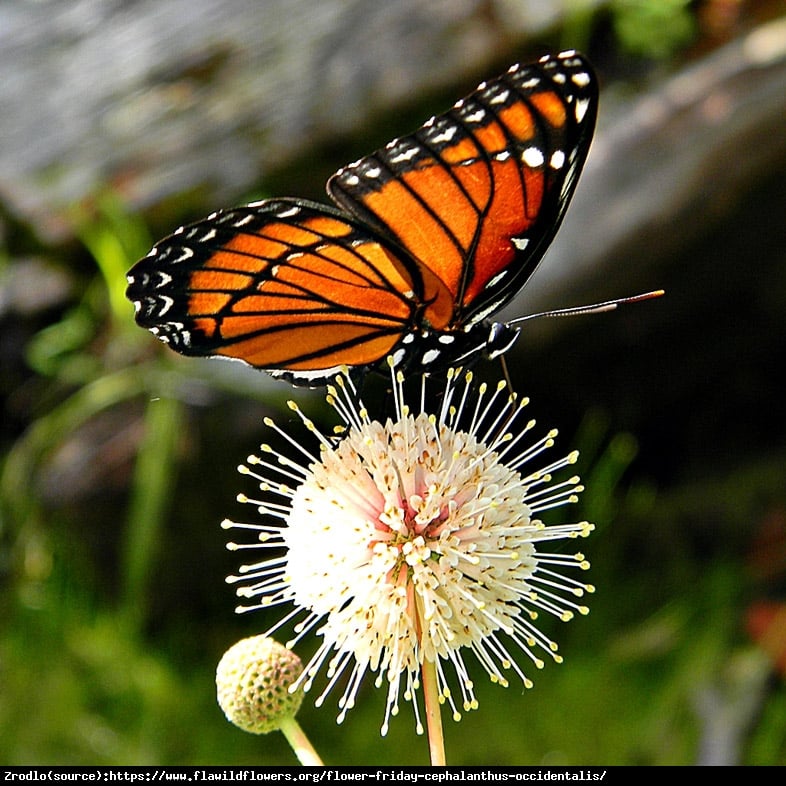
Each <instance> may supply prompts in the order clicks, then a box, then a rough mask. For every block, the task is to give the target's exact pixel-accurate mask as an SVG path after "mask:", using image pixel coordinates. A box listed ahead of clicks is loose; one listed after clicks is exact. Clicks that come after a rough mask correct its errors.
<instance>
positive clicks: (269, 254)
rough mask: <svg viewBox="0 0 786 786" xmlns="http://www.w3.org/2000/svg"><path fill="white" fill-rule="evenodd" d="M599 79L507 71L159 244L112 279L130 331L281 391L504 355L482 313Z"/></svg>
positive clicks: (558, 214)
mask: <svg viewBox="0 0 786 786" xmlns="http://www.w3.org/2000/svg"><path fill="white" fill-rule="evenodd" d="M597 104H598V86H597V81H596V78H595V76H594V74H593V71H592V68H591V66H590V64H589V63H588V62H587V60H586V59H585V58H584V57H582V56H581V55H580V54H578V53H576V52H572V51H571V52H562V53H561V54H559V55H556V56H546V57H543V58H541V59H540V60H539V61H538V62H537V63H534V64H530V65H515V66H513V67H512V68H510V69H509V70H508V71H507V73H505V74H503V75H502V76H499V77H497V78H496V79H493V80H491V81H489V82H484V83H482V84H481V85H479V87H478V88H477V89H476V90H475V91H474V92H473V93H471V94H470V95H468V96H467V97H466V98H464V99H463V100H461V101H459V102H457V103H456V104H454V106H453V107H452V109H450V110H449V111H447V112H445V113H444V114H442V115H439V116H437V117H433V118H431V120H429V121H427V122H426V123H425V124H424V125H423V126H421V127H420V128H419V129H418V130H417V131H415V133H414V134H411V135H409V136H404V137H401V138H400V139H394V140H393V141H392V142H390V143H389V144H387V145H386V146H385V147H384V148H382V149H380V150H378V151H376V152H375V153H372V154H371V155H369V156H366V157H365V158H362V159H360V160H359V161H356V162H355V163H354V164H349V165H348V166H346V167H343V168H342V169H340V170H339V171H338V172H336V173H335V174H334V175H333V176H332V177H331V178H330V179H329V180H328V183H327V192H328V195H329V196H330V198H331V199H332V200H333V202H334V203H335V204H336V207H329V206H327V205H323V204H319V203H316V202H309V201H305V200H300V199H269V200H264V201H262V202H257V203H254V204H250V205H248V206H246V207H240V208H235V209H232V210H225V211H222V212H219V213H214V214H213V215H211V216H209V217H208V218H206V219H205V220H203V221H199V222H197V223H195V224H191V225H190V226H186V227H183V228H181V229H179V230H177V232H175V233H174V234H173V235H171V236H169V237H167V238H165V239H164V240H162V241H161V242H160V243H158V245H156V246H155V248H154V249H153V250H152V251H151V252H150V254H148V256H146V257H145V258H144V259H142V260H140V261H139V262H137V264H136V265H135V266H134V267H133V268H132V269H131V271H130V272H129V274H128V282H129V285H128V290H127V295H128V298H129V299H130V300H131V301H133V303H134V306H135V308H136V321H137V323H138V324H139V325H141V326H142V327H146V328H149V329H150V330H151V331H152V332H153V333H154V334H155V335H156V336H157V337H158V338H159V339H161V340H162V341H164V342H165V343H167V344H168V345H169V346H170V347H171V348H172V349H174V350H176V351H177V352H180V353H182V354H184V355H202V356H204V355H217V356H223V357H227V358H235V359H238V360H242V361H245V362H246V363H248V364H250V365H252V366H255V367H257V368H260V369H264V370H266V371H269V372H270V373H271V374H273V375H274V376H277V377H284V378H286V379H288V380H290V381H291V382H294V383H295V384H318V383H321V382H323V381H325V380H326V379H327V378H328V377H330V376H332V375H334V374H335V373H336V371H337V370H338V368H339V367H341V366H344V365H346V366H349V367H351V368H355V369H358V370H365V369H367V368H373V367H376V366H378V365H380V364H381V363H382V362H383V361H384V360H385V359H386V358H387V357H388V356H392V357H393V359H394V361H395V363H396V364H398V365H399V366H401V367H402V368H404V369H407V370H410V371H416V372H420V371H429V370H434V369H436V368H443V367H445V366H448V365H451V364H463V365H466V364H467V363H468V362H472V360H473V359H474V358H475V357H477V356H479V355H482V354H485V355H486V356H489V357H494V356H496V355H500V354H502V353H503V352H505V351H506V350H507V349H508V348H509V347H510V345H511V344H512V343H513V341H514V340H515V338H516V336H517V335H518V332H519V328H514V327H513V326H508V325H506V324H504V323H500V322H492V321H490V320H489V318H490V317H491V315H493V314H494V313H495V312H496V311H498V310H499V309H500V308H501V307H502V306H503V305H504V304H505V303H507V302H508V301H509V300H510V299H511V298H512V297H513V295H514V294H516V292H518V291H519V290H520V289H521V287H522V286H524V284H525V283H526V281H527V279H529V277H530V276H531V275H532V273H533V271H534V270H535V268H536V266H537V265H538V263H539V262H540V259H541V257H542V256H543V254H544V253H545V251H546V249H547V248H548V246H549V243H550V242H551V240H552V238H553V237H554V233H555V232H556V231H557V228H558V227H559V224H560V222H561V221H562V218H563V216H564V214H565V211H566V209H567V207H568V203H569V202H570V199H571V196H572V195H573V191H574V189H575V187H576V181H577V180H578V177H579V174H580V172H581V169H582V167H583V165H584V161H585V159H586V157H587V152H588V150H589V146H590V142H591V139H592V133H593V130H594V126H595V117H596V114H597Z"/></svg>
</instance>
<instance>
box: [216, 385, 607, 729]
mask: <svg viewBox="0 0 786 786" xmlns="http://www.w3.org/2000/svg"><path fill="white" fill-rule="evenodd" d="M426 384H427V383H426V382H425V380H424V381H423V383H422V385H423V387H422V390H421V395H420V405H419V410H420V411H419V412H417V414H414V413H413V412H412V411H411V408H410V407H409V406H407V405H406V404H405V403H404V391H403V387H404V385H403V379H402V377H401V375H400V373H399V374H395V373H394V374H393V392H394V406H395V416H394V417H392V418H390V419H388V420H387V421H386V422H385V423H381V422H379V421H376V420H371V419H370V418H369V416H368V414H367V412H366V410H365V408H364V407H363V404H362V402H361V401H360V400H359V399H358V396H357V391H356V390H355V389H354V387H353V386H352V384H351V382H350V381H349V380H348V378H347V377H344V376H340V377H338V378H337V387H330V388H329V395H328V402H329V403H330V404H331V405H332V406H333V407H334V408H335V409H336V411H337V413H338V414H339V416H340V417H341V418H342V420H343V421H344V425H345V428H344V429H343V430H342V432H341V433H340V435H339V436H337V437H328V436H325V435H323V434H321V433H320V432H319V431H318V430H317V429H316V428H315V426H314V425H313V424H312V423H311V421H310V420H309V419H308V418H306V417H305V416H304V415H303V414H302V413H301V412H300V410H299V409H298V407H297V406H296V405H295V404H293V403H290V408H291V409H293V410H294V411H295V412H296V413H297V414H298V415H299V416H300V418H301V420H302V422H303V423H304V424H305V425H306V427H307V428H308V429H309V431H311V432H312V433H313V434H314V435H315V436H316V438H317V439H318V441H319V443H320V451H319V455H318V456H317V455H313V454H312V453H311V452H309V451H308V450H307V449H306V448H305V447H303V446H302V445H300V444H299V442H298V441H297V440H295V439H294V438H293V437H291V436H288V435H287V434H285V433H284V431H283V430H282V429H280V428H279V427H277V426H276V425H275V424H274V423H273V422H272V421H270V420H267V421H266V423H267V425H268V426H270V427H271V428H273V429H274V430H275V431H277V432H278V433H279V434H280V435H281V436H283V437H284V438H285V439H287V440H288V441H289V442H290V443H291V444H292V445H293V446H295V447H296V448H297V449H298V451H299V453H300V455H301V456H302V457H303V459H304V461H302V462H295V461H293V460H292V459H289V458H286V457H285V456H283V455H281V454H280V453H278V452H276V451H274V450H273V449H272V448H270V447H269V446H267V445H263V446H262V456H261V457H253V456H252V457H250V458H249V460H248V466H244V467H241V468H240V469H241V472H243V473H244V474H249V475H252V476H253V477H255V478H256V479H257V480H258V481H259V486H260V490H261V491H262V492H264V494H263V495H262V498H261V499H257V500H251V499H249V498H247V497H245V496H241V497H239V499H240V500H241V501H242V502H250V503H252V504H255V505H257V506H258V508H259V511H260V513H262V514H263V517H264V518H263V521H262V523H259V524H240V523H237V522H230V521H226V522H224V524H223V526H224V527H226V528H230V527H239V528H244V529H246V530H251V531H254V532H256V533H258V540H257V542H256V543H255V544H245V545H238V544H234V543H231V544H229V548H231V549H241V548H257V549H264V550H270V549H271V548H274V549H276V550H277V556H275V557H271V558H270V559H268V560H263V561H260V562H257V563H254V564H248V565H244V566H242V568H241V570H240V572H239V575H237V576H231V577H230V578H229V579H228V580H229V581H231V582H237V583H239V585H240V586H239V588H238V595H239V596H241V597H245V598H255V599H257V601H256V602H255V603H254V605H251V606H243V607H240V608H239V609H238V610H239V611H248V610H250V609H254V608H261V607H269V606H273V605H278V604H284V603H291V604H293V606H294V608H293V610H292V611H291V612H290V613H289V614H287V615H286V616H285V617H284V618H283V619H282V620H281V621H280V622H279V623H278V624H276V625H275V626H274V627H273V628H272V629H271V631H272V630H275V629H277V628H278V627H280V626H281V625H283V624H284V623H286V622H290V621H292V620H296V624H295V627H294V630H295V632H296V635H295V637H294V639H293V641H291V642H289V643H288V644H287V646H289V647H291V646H293V645H294V643H295V642H296V641H297V640H298V639H300V638H301V637H302V636H304V635H305V634H306V633H307V632H309V631H312V630H314V631H315V632H316V633H317V635H318V636H320V637H321V640H322V641H321V644H320V646H319V648H318V649H317V652H316V653H315V654H314V656H313V657H312V658H311V660H310V661H309V663H308V664H307V665H306V667H305V669H304V671H303V674H302V675H301V677H300V678H299V680H298V681H297V683H296V685H298V686H299V685H303V686H304V688H305V689H306V690H308V689H309V688H310V687H311V686H312V682H313V680H314V678H315V677H316V676H317V675H318V673H319V672H320V671H321V670H322V668H323V666H325V664H326V668H325V669H324V671H325V674H326V677H327V685H326V687H325V688H324V690H323V691H322V693H321V694H320V696H319V697H318V699H317V703H318V704H319V703H322V701H323V700H324V698H325V696H326V695H327V694H328V692H329V691H331V690H332V689H333V688H334V686H335V685H336V684H337V683H338V682H339V680H340V679H341V678H344V679H343V693H342V694H341V697H340V699H339V707H340V713H339V721H341V720H343V718H344V716H345V714H346V712H347V711H348V710H349V709H351V707H352V706H353V705H354V702H355V697H356V695H357V691H358V688H359V686H360V684H361V683H362V680H363V677H364V676H365V674H366V673H367V672H369V671H370V672H373V673H375V674H376V675H377V676H376V684H377V686H378V687H379V686H381V685H383V684H384V683H387V697H386V711H385V718H384V721H383V724H382V732H383V734H384V733H385V732H386V731H387V727H388V722H389V719H390V716H391V715H395V714H397V713H398V710H399V701H400V698H401V696H403V697H404V699H405V700H408V701H410V702H411V703H412V705H413V708H414V712H415V717H416V723H417V727H418V731H422V725H421V722H420V709H419V706H418V700H417V695H418V691H419V688H420V673H421V669H422V667H423V665H424V663H431V664H434V665H435V666H436V674H437V681H438V687H439V693H440V699H441V700H445V701H447V702H448V703H449V705H450V706H451V709H452V712H453V715H454V717H455V718H456V719H458V718H459V717H460V712H459V706H461V708H463V709H464V710H471V709H474V708H475V707H476V706H477V700H476V698H475V694H474V689H473V685H472V681H471V679H470V677H469V673H468V670H467V667H466V664H465V662H464V652H466V651H469V652H472V653H473V655H474V656H475V657H476V658H477V660H478V661H479V662H480V664H481V666H482V667H483V669H484V670H485V671H486V672H487V673H488V675H489V677H490V678H491V679H492V680H493V681H495V682H498V683H500V684H502V685H507V684H508V680H507V677H506V676H505V673H506V672H510V671H513V672H515V673H516V674H517V675H518V677H519V678H520V679H521V681H522V683H523V684H524V685H525V686H527V687H529V686H531V684H532V683H531V681H530V679H529V677H528V676H527V675H526V673H525V670H524V668H523V666H522V665H521V664H520V663H519V662H518V661H517V654H518V656H521V655H524V656H525V659H527V660H529V661H530V662H531V663H532V664H534V665H535V667H537V668H540V667H542V666H543V660H542V658H541V656H540V654H539V653H545V654H548V655H549V656H550V657H551V658H552V659H554V660H556V661H559V660H561V658H560V656H559V655H558V654H557V645H556V644H555V643H554V642H553V641H551V640H550V639H549V638H548V637H547V636H545V635H544V634H543V633H542V632H541V631H540V630H538V628H537V627H536V626H535V624H534V623H535V620H536V619H537V616H538V613H539V612H547V613H549V614H553V615H556V616H557V617H559V618H560V619H562V620H568V619H570V618H571V617H572V616H573V615H574V613H575V612H579V613H582V614H585V613H586V612H587V609H586V607H585V606H583V605H581V604H580V603H579V599H580V598H581V597H582V596H583V595H584V594H585V593H587V592H591V591H592V590H593V588H592V586H591V585H588V584H584V583H582V582H579V581H576V580H575V579H572V578H569V577H567V576H565V575H564V574H563V571H565V570H569V569H576V568H578V569H586V568H588V567H589V565H588V563H587V562H586V560H585V558H584V556H583V554H581V553H570V554H567V553H562V552H548V551H544V550H543V547H544V546H545V545H546V544H547V542H548V541H552V540H561V539H564V538H575V537H584V536H586V535H588V534H589V533H590V532H591V531H592V529H593V526H592V525H591V524H589V523H587V522H579V523H573V524H564V525H554V526H546V525H544V523H543V522H542V521H541V520H540V519H539V518H538V516H539V514H540V513H542V512H543V511H544V510H546V509H548V508H552V507H555V506H558V505H563V504H566V503H569V502H575V501H576V499H577V497H576V495H577V493H578V492H579V491H581V487H580V486H579V478H578V477H576V476H573V477H568V478H565V479H563V480H561V481H559V482H557V481H555V480H554V478H553V476H554V473H555V472H557V471H558V470H562V469H564V468H565V467H568V466H569V465H571V464H573V463H574V462H575V461H576V458H577V455H578V454H577V453H575V452H574V453H571V454H569V455H568V456H565V457H564V458H561V459H558V460H557V461H554V462H551V463H547V464H545V465H543V466H537V467H536V468H534V469H531V467H533V465H534V464H535V463H536V462H535V459H536V458H538V457H540V455H541V454H542V453H543V452H544V451H545V450H547V449H548V448H550V447H551V446H552V445H553V441H554V437H555V435H556V431H551V432H549V433H547V434H546V435H544V436H542V437H540V438H539V439H537V440H535V441H534V442H531V443H530V444H528V445H527V446H523V445H524V438H525V436H527V435H529V433H530V431H531V430H532V429H533V427H534V425H535V424H534V421H529V422H527V423H523V422H522V419H521V412H522V409H523V407H524V405H525V404H526V401H518V400H516V399H515V397H512V396H509V395H508V394H507V393H506V391H505V385H504V384H503V383H500V384H499V385H498V386H497V388H496V390H494V391H491V392H490V391H489V390H488V388H487V387H486V386H485V385H480V386H479V387H478V388H477V389H475V388H474V387H473V383H472V375H471V374H466V375H463V376H462V375H458V374H456V373H453V372H449V373H448V379H447V384H446V386H445V389H444V390H445V393H444V397H443V399H442V404H441V406H440V407H439V410H438V412H436V413H434V414H428V413H427V412H426V407H425V404H424V402H425V400H426ZM282 546H283V547H284V552H283V555H281V553H280V549H281V547H282ZM271 631H268V633H270V632H271ZM519 660H521V658H520V657H519ZM446 666H450V667H452V672H453V674H454V675H455V677H454V679H451V677H450V673H449V670H448V669H446ZM451 684H456V685H457V686H458V688H459V692H460V694H461V700H460V701H459V702H457V701H456V700H455V699H454V698H453V696H452V692H451V687H450V686H451Z"/></svg>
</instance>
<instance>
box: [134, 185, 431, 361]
mask: <svg viewBox="0 0 786 786" xmlns="http://www.w3.org/2000/svg"><path fill="white" fill-rule="evenodd" d="M418 295H419V282H418V281H416V280H413V278H412V276H411V275H410V274H409V272H408V271H407V269H406V267H405V266H404V264H402V263H401V262H400V261H399V260H397V259H396V258H395V257H394V256H393V255H391V254H390V253H389V252H388V251H386V250H385V249H384V248H383V247H382V246H380V245H379V243H378V242H376V241H375V240H374V238H373V237H371V236H370V235H369V234H368V233H367V232H365V231H364V229H363V228H362V227H359V226H357V224H356V223H355V222H353V221H351V220H350V219H348V217H346V216H344V215H342V214H341V213H339V212H338V211H336V210H334V209H330V208H327V207H325V206H323V205H319V204H316V203H309V202H305V201H296V200H283V199H279V200H269V201H265V202H261V203H257V204H253V205H249V206H247V207H243V208H237V209H234V210H227V211H223V212H221V213H217V214H215V215H213V216H211V217H209V218H207V219H206V220H204V221H201V222H198V223H196V224H192V225H190V226H187V227H184V228H182V229H181V230H178V232H176V233H175V234H173V235H171V236H170V237H168V238H166V239H164V240H163V241H161V242H160V243H159V244H158V245H156V247H155V248H154V249H153V250H152V251H151V253H150V254H149V255H148V256H147V257H145V258H144V259H142V260H140V262H138V263H137V265H136V266H135V267H134V268H133V269H132V271H131V272H130V274H129V287H128V297H129V298H130V299H131V300H133V301H134V302H135V304H136V307H137V313H136V320H137V322H138V323H139V324H140V325H142V326H143V327H147V328H149V329H151V330H152V331H153V333H154V334H155V335H156V336H157V337H158V338H160V339H161V340H162V341H164V342H166V343H168V344H169V345H170V346H171V347H172V348H173V349H175V350H177V351H178V352H181V353H183V354H186V355H222V356H225V357H230V358H239V359H242V360H244V361H245V362H247V363H249V364H251V365H253V366H256V367H258V368H263V369H270V370H276V369H288V370H293V371H302V372H314V371H319V370H320V369H327V368H333V367H336V366H339V365H341V364H348V365H358V366H362V365H365V364H369V363H372V362H375V361H377V360H378V359H379V358H380V357H384V356H385V355H386V354H387V353H388V352H389V351H390V350H391V349H392V348H393V346H394V345H395V344H396V343H397V342H398V340H399V339H400V338H401V335H402V333H403V332H404V331H405V330H406V329H408V328H409V327H410V325H411V321H412V315H413V309H414V304H415V303H416V302H417V298H418Z"/></svg>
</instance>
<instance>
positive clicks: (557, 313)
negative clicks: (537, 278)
mask: <svg viewBox="0 0 786 786" xmlns="http://www.w3.org/2000/svg"><path fill="white" fill-rule="evenodd" d="M663 294H665V290H663V289H655V290H653V291H652V292H644V293H642V294H641V295H631V296H630V297H621V298H617V299H616V300H605V301H604V302H603V303H593V304H591V305H589V306H574V307H573V308H557V309H554V310H553V311H539V312H538V313H537V314H527V316H525V317H517V318H516V319H511V320H510V321H509V322H508V323H507V324H508V325H517V324H520V323H521V322H526V321H527V320H529V319H535V318H537V317H574V316H578V315H581V314H602V313H604V312H605V311H613V310H614V309H615V308H617V306H621V305H625V304H627V303H638V302H639V301H641V300H651V299H652V298H656V297H661V295H663ZM506 376H507V369H506Z"/></svg>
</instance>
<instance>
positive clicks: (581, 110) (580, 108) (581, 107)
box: [574, 98, 589, 123]
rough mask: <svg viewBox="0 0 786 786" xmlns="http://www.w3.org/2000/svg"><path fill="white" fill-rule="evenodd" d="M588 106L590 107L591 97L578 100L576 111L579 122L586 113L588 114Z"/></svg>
mask: <svg viewBox="0 0 786 786" xmlns="http://www.w3.org/2000/svg"><path fill="white" fill-rule="evenodd" d="M588 108H589V99H588V98H582V99H580V100H579V101H576V108H575V110H574V111H575V113H576V121H577V122H579V123H580V122H581V121H582V120H583V119H584V115H586V114H587V109H588Z"/></svg>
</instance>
